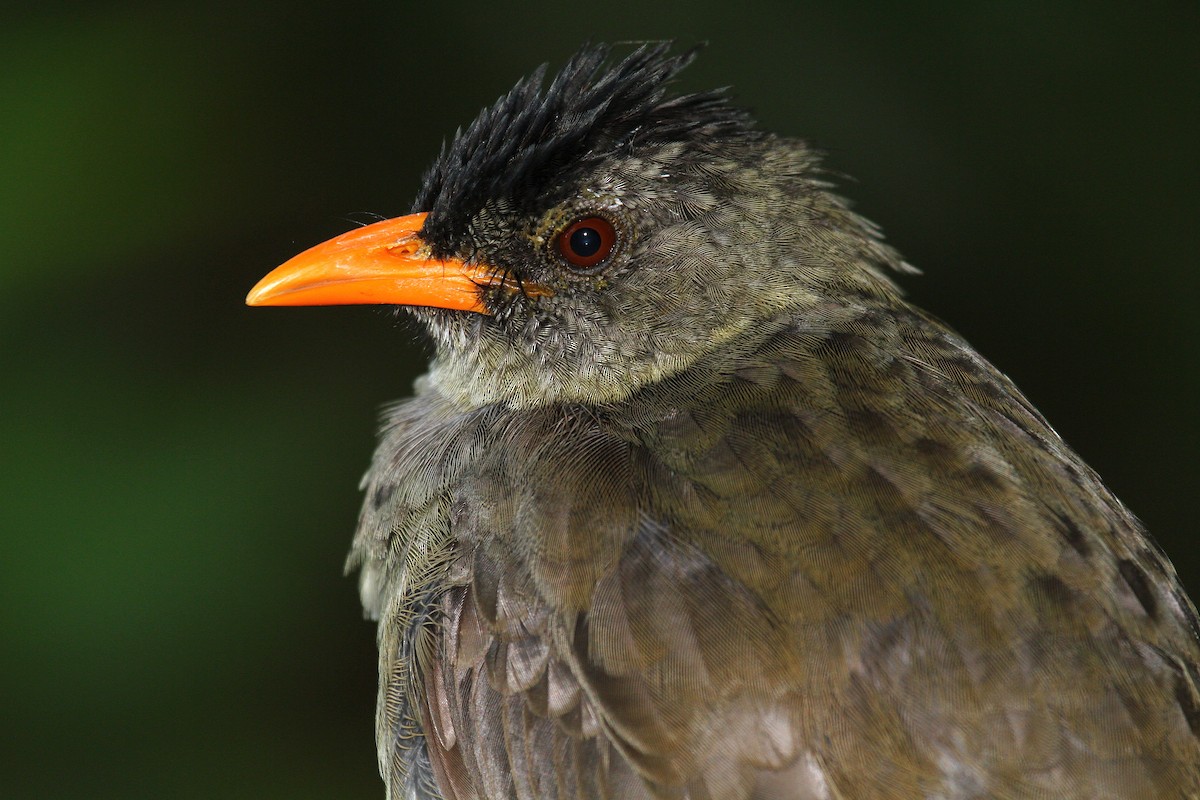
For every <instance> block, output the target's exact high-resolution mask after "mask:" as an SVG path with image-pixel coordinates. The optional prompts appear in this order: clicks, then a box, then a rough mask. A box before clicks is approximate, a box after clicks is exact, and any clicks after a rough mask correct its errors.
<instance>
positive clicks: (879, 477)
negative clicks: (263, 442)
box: [247, 42, 1200, 800]
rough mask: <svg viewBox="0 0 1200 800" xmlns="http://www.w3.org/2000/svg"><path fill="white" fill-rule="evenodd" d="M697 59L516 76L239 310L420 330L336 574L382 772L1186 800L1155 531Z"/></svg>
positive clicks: (1192, 687) (600, 783)
mask: <svg viewBox="0 0 1200 800" xmlns="http://www.w3.org/2000/svg"><path fill="white" fill-rule="evenodd" d="M697 52H698V48H692V49H688V50H684V51H682V52H681V51H678V50H677V48H676V46H675V45H673V44H671V43H669V42H664V43H649V44H642V45H639V46H630V47H629V48H628V50H627V51H626V52H624V53H617V52H615V51H614V48H613V47H610V46H607V45H603V44H588V45H586V46H584V47H583V48H582V49H581V50H579V51H578V52H577V53H576V54H575V55H573V56H572V57H570V59H569V60H568V61H567V62H566V63H565V65H564V66H563V67H562V68H561V70H560V71H559V72H557V73H556V74H553V76H552V77H548V74H549V73H548V72H547V68H546V66H545V65H543V66H542V67H541V68H539V69H537V70H536V71H534V72H532V73H531V74H530V75H529V76H527V77H526V78H524V79H522V80H520V81H519V82H518V83H517V84H516V85H515V87H514V88H513V89H512V90H511V91H509V92H508V93H507V94H505V95H503V96H502V97H501V98H500V99H499V100H497V101H496V102H495V104H494V105H492V106H491V107H489V108H485V109H484V110H483V111H482V112H481V113H480V114H479V116H478V118H476V119H475V120H474V122H472V123H471V124H470V125H469V126H468V127H467V128H465V129H459V131H458V133H457V134H456V135H455V136H454V137H453V138H452V139H451V140H450V141H449V143H448V144H446V143H444V144H443V145H442V149H441V152H440V154H439V155H438V156H437V158H436V159H435V161H434V162H433V165H432V166H431V167H430V168H429V170H428V171H427V172H426V173H425V175H424V177H423V180H422V183H421V187H420V189H419V192H418V193H417V196H416V200H415V202H414V204H413V207H412V212H411V213H410V214H408V215H406V216H401V217H397V218H395V219H388V220H383V221H380V222H376V223H374V224H370V225H366V226H365V227H361V228H358V229H355V230H352V231H350V232H349V233H346V234H345V235H342V236H339V237H336V238H334V239H332V240H330V241H328V242H325V243H324V244H319V245H317V246H315V247H313V248H311V249H310V250H307V251H305V252H303V253H301V254H300V255H298V256H296V257H295V258H293V259H291V260H290V261H288V262H286V263H284V264H283V265H282V266H280V267H278V268H276V269H275V270H274V271H271V272H270V273H269V274H268V275H267V276H266V277H265V278H263V279H262V280H261V281H260V282H259V283H258V284H257V285H256V286H255V287H254V289H253V290H252V291H251V292H250V294H249V296H248V298H247V302H248V303H249V304H250V305H253V306H294V305H335V304H379V305H385V306H395V307H397V308H398V309H400V310H401V311H400V312H398V313H402V314H403V315H408V316H411V317H412V318H415V319H416V320H417V321H418V323H419V324H420V325H419V327H422V328H423V329H424V330H425V331H427V334H428V336H429V338H430V340H431V341H432V343H433V356H432V361H431V363H430V367H429V371H428V372H427V373H426V374H425V375H424V376H423V377H421V378H419V379H418V380H417V382H416V385H415V389H414V394H413V396H412V397H410V398H408V399H405V400H403V401H401V402H399V403H397V404H395V405H394V406H390V407H388V408H387V410H386V411H385V412H384V414H383V420H382V428H381V434H380V439H379V443H378V449H377V450H376V452H375V454H374V456H373V458H372V460H371V464H370V467H369V470H368V471H367V473H366V475H365V477H364V479H363V483H362V487H361V488H362V490H363V493H364V499H363V505H362V511H361V514H360V518H359V522H358V527H357V531H356V533H355V535H354V540H353V545H352V550H351V554H350V556H349V559H348V562H347V569H348V571H357V572H358V575H359V590H360V594H361V598H362V603H363V606H364V609H365V611H366V614H367V615H368V616H369V617H370V618H371V619H373V620H376V621H377V640H378V647H379V679H380V683H379V693H378V711H377V720H376V734H377V742H378V759H379V765H380V772H381V774H382V777H383V780H384V783H385V784H386V790H387V797H388V798H392V799H395V800H399V798H405V799H407V800H425V799H427V798H439V799H440V800H501V799H502V798H503V799H520V800H533V799H535V798H536V799H537V800H542V799H543V798H545V799H549V798H557V799H561V800H565V799H566V798H572V799H573V800H574V799H575V798H578V799H580V800H583V799H584V798H588V799H590V800H612V799H613V798H622V799H625V800H650V799H651V798H653V799H654V800H660V799H665V798H670V799H671V800H801V799H802V798H803V799H804V800H841V799H843V798H848V799H850V800H882V799H884V798H889V799H890V798H903V799H907V798H923V799H925V800H935V799H936V800H965V799H966V798H1008V799H1016V798H1088V799H1089V800H1099V799H1104V798H1110V799H1111V798H1160V799H1161V798H1197V797H1200V625H1198V622H1197V615H1196V610H1195V607H1194V606H1193V604H1192V601H1191V600H1190V599H1189V598H1188V596H1187V595H1186V593H1185V591H1184V589H1183V587H1182V585H1181V583H1180V581H1179V578H1178V577H1177V574H1176V572H1175V570H1174V568H1173V567H1172V565H1171V563H1170V561H1169V559H1168V557H1167V556H1166V555H1165V554H1164V553H1163V551H1162V550H1161V549H1160V548H1159V547H1158V546H1157V545H1156V544H1155V543H1154V541H1153V540H1152V539H1151V537H1150V535H1149V533H1148V532H1147V531H1146V529H1145V527H1144V526H1143V524H1142V523H1141V522H1140V521H1139V520H1138V519H1137V518H1136V517H1135V516H1134V515H1133V514H1132V513H1131V512H1130V511H1129V510H1128V509H1126V507H1125V506H1124V505H1123V504H1122V503H1121V502H1120V501H1119V500H1118V499H1117V498H1116V497H1115V496H1114V495H1113V493H1112V492H1111V491H1110V490H1109V489H1108V488H1107V487H1106V486H1105V485H1104V483H1103V482H1102V481H1101V479H1100V477H1099V476H1098V475H1097V474H1096V473H1095V472H1094V471H1093V470H1092V469H1091V468H1090V467H1088V466H1087V465H1086V464H1085V463H1084V462H1083V461H1082V460H1081V458H1080V457H1079V456H1078V455H1077V454H1076V453H1075V452H1074V451H1073V450H1071V448H1070V447H1068V446H1067V444H1065V443H1064V441H1063V440H1062V439H1061V438H1060V437H1059V435H1058V434H1057V433H1056V432H1055V431H1054V430H1053V429H1052V428H1051V426H1050V424H1049V423H1048V422H1047V421H1046V419H1045V418H1044V417H1043V416H1042V414H1041V413H1039V412H1038V410H1037V409H1036V408H1035V407H1034V406H1033V405H1032V404H1031V403H1030V402H1029V401H1028V400H1027V399H1026V398H1025V397H1024V396H1023V395H1022V394H1021V392H1020V391H1019V390H1018V389H1017V388H1016V386H1014V384H1013V382H1012V381H1011V380H1010V379H1009V378H1008V377H1006V376H1005V375H1004V374H1003V373H1002V372H1001V371H999V370H998V369H997V368H996V367H994V366H993V365H992V364H991V363H989V362H988V361H987V360H985V359H984V358H983V356H981V355H980V354H979V353H978V352H976V351H975V350H974V349H973V348H972V347H971V346H970V345H969V344H968V343H967V342H966V341H965V340H964V339H963V338H962V337H961V336H960V335H959V334H957V333H956V332H955V331H953V330H952V329H951V328H950V327H948V326H947V325H946V324H944V323H942V322H941V321H939V320H938V319H937V318H935V317H934V316H932V315H930V314H929V313H927V312H926V311H924V310H921V309H920V308H917V307H916V306H914V305H912V304H910V303H909V302H908V301H907V300H906V299H905V298H904V296H903V294H902V291H901V289H900V288H899V283H898V281H899V280H901V279H902V278H901V276H902V275H904V274H905V273H908V272H913V271H915V270H914V268H912V267H911V266H909V265H908V264H907V262H905V261H904V260H903V258H902V257H901V256H900V255H899V253H898V252H897V250H895V249H894V248H893V247H892V246H891V245H889V244H887V243H886V242H885V241H884V239H883V237H882V234H881V232H880V229H879V228H878V227H877V226H876V225H875V224H873V223H872V222H870V221H868V220H867V219H865V218H864V217H862V216H860V215H859V214H857V213H856V212H855V211H853V210H852V209H851V206H850V205H849V203H848V201H847V200H845V199H844V198H843V197H842V196H841V195H840V194H839V192H838V189H837V188H836V186H834V184H833V182H832V181H831V180H830V174H829V172H828V171H827V170H826V168H825V167H823V165H822V158H821V155H820V153H818V152H817V151H816V150H815V149H814V148H812V147H811V146H810V145H808V144H807V143H805V142H804V141H802V140H799V139H795V138H789V137H785V136H780V135H777V134H774V133H770V132H766V131H763V130H761V129H760V128H759V126H758V124H757V123H756V121H755V120H754V119H753V117H752V116H751V115H750V114H749V112H746V111H744V110H742V109H740V108H739V107H738V106H737V104H736V102H735V101H734V100H733V99H732V98H731V96H730V94H729V93H728V91H726V90H714V91H703V92H694V93H680V92H679V91H678V90H676V89H675V88H673V85H674V83H675V82H676V80H677V76H678V74H679V72H680V71H681V70H682V69H684V68H685V67H686V66H687V65H688V64H689V63H690V62H692V61H693V59H694V58H695V57H696V54H697Z"/></svg>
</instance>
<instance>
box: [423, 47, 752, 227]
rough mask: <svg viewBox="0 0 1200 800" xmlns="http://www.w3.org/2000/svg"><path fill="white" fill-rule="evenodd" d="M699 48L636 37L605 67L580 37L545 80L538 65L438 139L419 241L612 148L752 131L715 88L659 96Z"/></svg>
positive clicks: (531, 199) (604, 53)
mask: <svg viewBox="0 0 1200 800" xmlns="http://www.w3.org/2000/svg"><path fill="white" fill-rule="evenodd" d="M697 50H698V48H693V49H691V50H688V51H687V52H685V53H681V54H679V55H670V53H669V51H670V43H659V44H654V45H642V46H641V47H639V48H637V49H636V50H635V51H634V52H632V53H630V54H629V55H628V56H626V57H625V58H624V59H623V60H621V61H620V62H618V63H616V64H615V65H612V66H609V67H608V68H607V69H605V67H606V65H607V63H608V58H609V53H610V48H609V47H608V46H606V45H588V46H586V47H584V48H583V49H582V50H580V51H579V52H578V53H576V54H575V55H574V56H573V57H572V58H571V59H570V61H568V62H567V64H566V66H565V67H563V69H562V71H561V72H559V73H558V75H556V76H555V77H554V79H553V80H552V81H551V82H550V85H549V86H547V87H543V82H544V78H545V74H546V65H545V64H543V65H542V66H541V67H539V68H538V69H537V70H535V71H534V72H533V74H532V75H530V76H529V77H527V78H524V79H522V80H521V81H520V82H518V83H517V85H516V86H514V87H513V88H512V90H510V91H509V92H508V94H506V95H504V96H503V97H501V98H500V99H499V100H497V101H496V104H495V105H493V106H492V107H491V108H488V109H485V110H484V111H483V112H482V113H480V115H479V116H478V117H477V118H476V119H475V121H474V122H472V123H471V124H470V125H469V126H468V127H467V129H466V130H465V131H462V130H460V131H459V132H458V133H457V134H456V135H455V137H454V140H453V141H452V142H451V143H450V145H449V146H446V145H443V146H442V152H441V153H440V154H439V155H438V158H437V161H435V162H434V164H433V166H432V167H430V168H429V171H428V172H426V174H425V178H424V181H423V184H422V187H421V191H420V192H419V194H418V195H417V199H416V202H415V203H414V204H413V211H414V212H418V211H427V212H429V218H428V219H427V220H426V222H425V227H424V230H423V236H424V238H425V240H426V241H427V242H429V243H430V244H431V245H433V247H434V249H435V250H437V249H446V250H449V249H451V248H452V246H453V242H454V241H455V240H456V239H457V238H458V236H459V235H461V233H462V232H463V231H464V230H465V228H466V225H467V222H468V221H469V220H470V219H471V217H473V216H474V215H475V214H476V213H477V212H478V211H479V209H480V208H482V207H483V205H484V203H485V202H487V201H488V200H504V201H505V202H507V203H509V204H510V205H512V206H513V207H515V208H517V209H526V208H531V207H532V206H533V205H534V204H535V203H536V202H538V201H539V200H540V201H542V202H546V200H547V197H546V193H547V192H553V190H554V189H555V188H556V187H562V186H564V185H566V184H569V182H570V179H571V178H572V177H573V176H576V175H579V174H581V173H583V172H585V171H587V170H589V169H591V168H593V167H594V166H595V165H596V164H597V163H598V162H600V161H603V160H604V159H606V158H608V157H610V156H612V155H613V154H614V153H619V152H622V151H628V150H630V149H633V150H636V149H637V148H638V147H640V146H644V145H647V144H653V143H662V142H668V141H687V140H692V141H695V140H697V139H699V138H703V139H711V138H713V137H715V136H739V135H753V134H752V122H751V120H750V118H749V116H748V115H747V114H746V113H745V112H743V111H741V110H738V109H736V108H734V107H733V106H731V105H730V104H729V102H728V99H727V96H726V95H725V93H724V92H723V91H720V90H718V91H712V92H703V93H699V94H690V95H684V96H680V97H674V98H669V99H665V94H666V88H667V84H668V83H669V82H670V80H671V79H672V78H673V77H674V76H675V75H676V74H678V73H679V71H680V70H682V69H683V68H684V67H686V66H687V65H688V64H690V63H691V62H692V60H693V59H694V58H695V57H696V53H697Z"/></svg>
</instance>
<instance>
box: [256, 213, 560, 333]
mask: <svg viewBox="0 0 1200 800" xmlns="http://www.w3.org/2000/svg"><path fill="white" fill-rule="evenodd" d="M425 216H426V215H425V214H410V215H409V216H407V217H397V218H396V219H387V220H384V221H382V222H376V223H374V224H373V225H367V226H366V227H365V228H358V229H356V230H353V231H350V232H349V233H345V234H343V235H341V236H337V237H334V238H333V239H330V240H329V241H327V242H324V243H322V244H319V245H317V246H316V247H312V248H309V249H308V250H305V251H304V252H303V253H301V254H300V255H298V256H296V257H294V258H292V259H290V260H288V261H287V262H285V263H284V264H282V265H280V266H278V267H276V268H275V269H273V270H271V272H270V273H269V274H268V275H267V276H266V277H265V278H263V279H262V280H261V281H259V282H258V284H257V285H255V287H254V288H253V289H251V290H250V294H248V295H246V305H251V306H334V305H355V304H395V305H406V306H434V307H436V308H449V309H456V310H459V311H474V312H476V313H479V314H487V313H489V311H488V309H487V306H486V305H484V301H483V296H482V292H483V290H484V289H486V288H488V287H493V286H504V287H505V288H507V289H510V290H512V291H523V292H525V294H528V295H547V294H550V292H549V291H547V290H545V289H544V288H542V287H540V286H536V285H533V284H529V283H524V284H523V285H522V284H518V282H517V281H516V279H515V278H513V277H512V276H510V275H507V274H506V273H504V272H503V271H499V270H496V269H494V268H492V267H489V266H487V265H470V264H466V263H464V262H462V261H458V260H456V259H447V260H439V259H435V258H432V257H431V256H430V255H429V246H428V245H427V244H426V243H425V242H424V241H423V240H422V239H421V236H420V230H421V226H422V225H423V224H424V223H425Z"/></svg>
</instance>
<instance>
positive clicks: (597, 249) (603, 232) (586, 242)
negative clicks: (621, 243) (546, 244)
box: [558, 217, 617, 269]
mask: <svg viewBox="0 0 1200 800" xmlns="http://www.w3.org/2000/svg"><path fill="white" fill-rule="evenodd" d="M616 243H617V231H616V229H615V228H613V226H612V223H611V222H609V221H608V220H606V219H604V218H602V217H587V218H585V219H581V220H579V221H578V222H573V223H571V224H570V225H568V226H567V227H566V228H565V229H563V232H562V233H560V234H559V235H558V250H559V252H560V253H562V255H563V258H565V259H566V260H567V263H568V264H570V265H571V266H573V267H578V268H580V269H588V268H590V267H594V266H596V265H597V264H599V263H600V262H601V261H603V260H604V259H606V258H608V254H609V253H611V252H612V249H613V245H615V244H616Z"/></svg>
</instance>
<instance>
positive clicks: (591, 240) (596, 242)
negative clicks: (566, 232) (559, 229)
mask: <svg viewBox="0 0 1200 800" xmlns="http://www.w3.org/2000/svg"><path fill="white" fill-rule="evenodd" d="M601 244H602V242H601V240H600V231H598V230H596V229H595V228H580V229H578V230H577V231H575V232H574V233H572V234H571V252H572V253H574V254H575V255H577V256H579V257H580V258H587V257H588V256H594V255H596V253H598V252H599V251H600V245H601Z"/></svg>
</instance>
